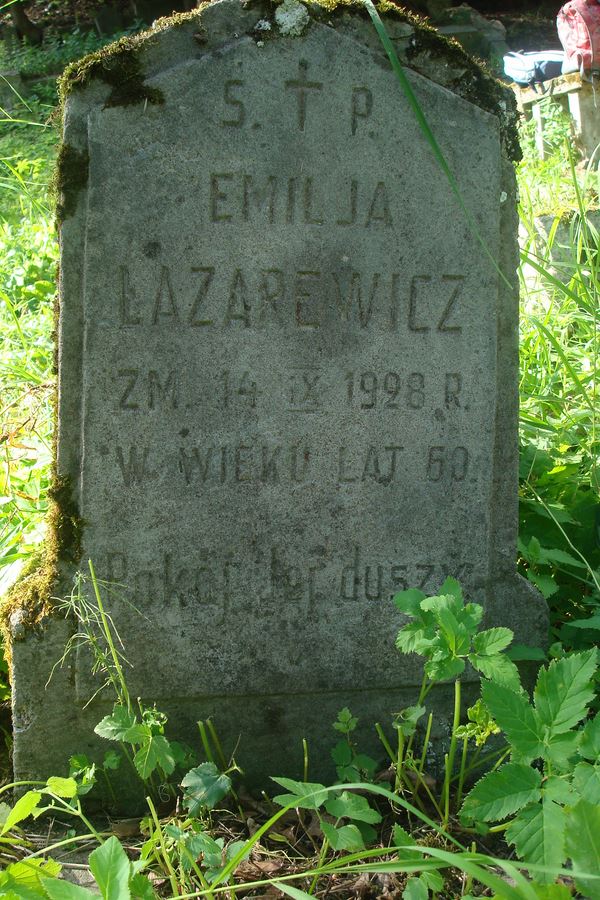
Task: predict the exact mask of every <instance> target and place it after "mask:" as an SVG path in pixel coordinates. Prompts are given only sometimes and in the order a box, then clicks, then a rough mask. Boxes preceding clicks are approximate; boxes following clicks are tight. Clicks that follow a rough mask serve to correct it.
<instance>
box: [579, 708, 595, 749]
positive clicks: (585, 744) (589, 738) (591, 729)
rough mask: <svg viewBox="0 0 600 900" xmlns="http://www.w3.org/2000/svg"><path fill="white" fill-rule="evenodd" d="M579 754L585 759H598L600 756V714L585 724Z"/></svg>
mask: <svg viewBox="0 0 600 900" xmlns="http://www.w3.org/2000/svg"><path fill="white" fill-rule="evenodd" d="M579 752H580V753H581V755H582V756H583V758H584V759H594V760H595V759H598V757H599V756H600V713H598V714H597V715H595V716H594V718H593V719H591V720H590V721H589V722H586V723H585V726H584V728H583V731H582V733H581V742H580V744H579Z"/></svg>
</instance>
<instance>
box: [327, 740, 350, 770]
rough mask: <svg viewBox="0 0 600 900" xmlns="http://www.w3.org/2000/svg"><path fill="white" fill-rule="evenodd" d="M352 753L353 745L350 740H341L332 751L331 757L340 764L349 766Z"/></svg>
mask: <svg viewBox="0 0 600 900" xmlns="http://www.w3.org/2000/svg"><path fill="white" fill-rule="evenodd" d="M352 755H353V754H352V747H351V746H350V744H349V743H348V741H339V742H338V743H337V744H336V745H335V747H334V748H333V750H332V751H331V758H332V759H333V761H334V763H336V765H338V766H349V765H350V763H351V762H352Z"/></svg>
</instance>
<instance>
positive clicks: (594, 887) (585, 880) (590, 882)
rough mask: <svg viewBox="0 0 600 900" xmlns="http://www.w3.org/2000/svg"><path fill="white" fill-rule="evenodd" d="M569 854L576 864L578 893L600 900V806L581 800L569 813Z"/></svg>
mask: <svg viewBox="0 0 600 900" xmlns="http://www.w3.org/2000/svg"><path fill="white" fill-rule="evenodd" d="M567 854H568V856H569V859H570V860H571V861H572V863H573V869H574V873H573V874H574V877H575V884H576V885H577V890H578V891H580V892H581V893H582V894H583V895H584V896H585V897H586V898H588V900H600V877H598V875H599V873H600V806H596V805H595V804H593V803H588V802H587V801H586V800H580V801H579V803H578V804H577V805H576V806H574V807H573V809H571V810H569V827H568V829H567ZM578 872H582V873H584V874H583V875H578V874H577V873H578ZM589 875H592V876H593V875H595V876H597V877H596V878H589V877H587V876H589Z"/></svg>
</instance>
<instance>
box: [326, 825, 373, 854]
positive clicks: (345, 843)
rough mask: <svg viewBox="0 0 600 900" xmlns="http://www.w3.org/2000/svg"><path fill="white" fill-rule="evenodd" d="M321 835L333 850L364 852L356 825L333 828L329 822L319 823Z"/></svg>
mask: <svg viewBox="0 0 600 900" xmlns="http://www.w3.org/2000/svg"><path fill="white" fill-rule="evenodd" d="M321 829H322V831H323V834H324V835H325V837H326V838H327V840H328V841H329V843H330V845H331V847H332V849H333V850H350V851H351V852H352V851H356V850H364V849H365V842H364V841H363V837H362V834H361V833H360V831H359V830H358V828H357V827H356V825H342V827H341V828H335V826H333V825H330V824H329V822H321Z"/></svg>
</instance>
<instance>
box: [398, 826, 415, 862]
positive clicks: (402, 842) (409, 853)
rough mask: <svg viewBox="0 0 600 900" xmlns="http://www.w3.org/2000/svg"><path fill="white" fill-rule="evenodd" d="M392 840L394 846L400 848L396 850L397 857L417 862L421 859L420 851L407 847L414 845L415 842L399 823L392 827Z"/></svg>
mask: <svg viewBox="0 0 600 900" xmlns="http://www.w3.org/2000/svg"><path fill="white" fill-rule="evenodd" d="M392 840H393V842H394V847H399V848H402V849H399V850H397V851H396V852H397V854H398V859H401V860H403V861H407V862H417V861H420V860H422V859H423V855H422V854H421V853H419V852H415V851H414V850H410V849H409V848H410V847H414V846H416V843H417V842H416V841H415V839H414V837H413V836H412V834H409V833H408V832H407V831H405V830H404V828H403V827H402V826H401V825H394V828H393V829H392Z"/></svg>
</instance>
